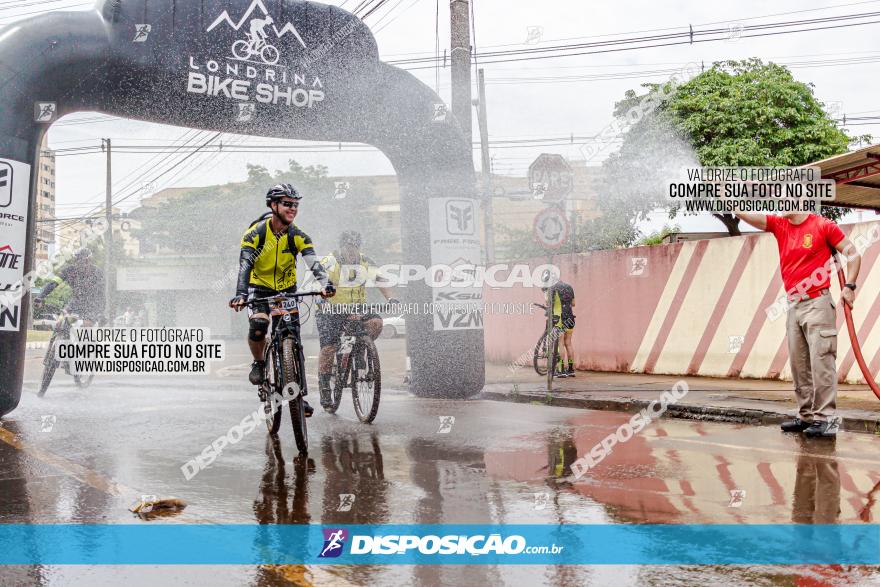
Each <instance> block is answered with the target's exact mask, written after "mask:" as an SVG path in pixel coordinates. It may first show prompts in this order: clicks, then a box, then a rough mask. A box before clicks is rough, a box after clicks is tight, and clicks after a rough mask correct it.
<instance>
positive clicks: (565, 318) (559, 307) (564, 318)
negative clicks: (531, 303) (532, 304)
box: [550, 281, 574, 330]
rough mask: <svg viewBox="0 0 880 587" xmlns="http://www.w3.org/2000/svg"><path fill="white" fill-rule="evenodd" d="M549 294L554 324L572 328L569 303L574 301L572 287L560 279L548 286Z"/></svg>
mask: <svg viewBox="0 0 880 587" xmlns="http://www.w3.org/2000/svg"><path fill="white" fill-rule="evenodd" d="M550 295H551V296H552V302H551V308H552V310H553V317H554V320H555V322H554V326H556V327H557V328H563V329H565V330H573V329H574V310H573V308H572V306H571V304H572V302H573V301H574V288H572V287H571V286H570V285H569V284H567V283H565V282H562V281H560V282H558V283H556V284H555V285H554V286H553V287H551V288H550Z"/></svg>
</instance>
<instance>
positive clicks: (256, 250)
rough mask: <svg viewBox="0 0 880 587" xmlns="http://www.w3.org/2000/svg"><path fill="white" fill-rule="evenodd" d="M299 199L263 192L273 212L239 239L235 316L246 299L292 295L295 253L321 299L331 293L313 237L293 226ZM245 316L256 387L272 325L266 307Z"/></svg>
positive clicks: (292, 193)
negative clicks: (316, 286) (314, 282)
mask: <svg viewBox="0 0 880 587" xmlns="http://www.w3.org/2000/svg"><path fill="white" fill-rule="evenodd" d="M300 200H302V196H301V195H300V194H299V192H297V191H296V188H294V187H293V186H292V185H290V184H289V183H286V184H279V185H276V186H275V187H273V188H271V189H270V190H269V191H268V192H267V193H266V205H267V206H269V208H271V210H272V213H271V217H268V218H265V217H264V218H261V219H260V220H258V221H257V222H255V223H253V224H252V225H251V226H250V227H249V228H248V229H247V230H246V231H245V233H244V235H243V236H242V237H241V254H240V256H239V270H238V284H237V286H236V292H235V297H234V298H232V300H230V302H229V306H230V307H231V308H233V309H234V310H235V311H236V312H238V311H240V310H241V309H242V308H244V307H245V302H246V301H248V300H252V299H255V298H264V297H268V296H271V295H274V294H276V293H282V292H283V293H292V292H295V291H296V259H297V255H299V256H302V258H303V261H305V263H306V266H307V267H308V268H309V269H310V270H311V271H312V273H313V274H314V276H315V278H316V279H317V280H318V282H319V283H320V284H321V286H322V288H323V289H322V293H321V295H322V296H323V297H325V298H327V297H332V296H333V294H334V293H335V290H334V288H333V284H332V283H329V282H328V281H327V274H326V272H325V271H324V268H323V267H322V265H321V262H320V261H319V260H318V256H317V255H316V254H315V249H314V247H313V246H312V239H311V238H309V235H307V234H306V233H305V232H303V231H302V230H300V229H299V228H298V227H297V226H296V225H295V224H293V219H294V218H296V214H297V212H298V210H299V203H300ZM248 317H249V322H250V328H249V331H248V346H249V347H250V349H251V354H252V355H253V357H254V362H253V364H252V365H251V372H250V375H249V376H248V379H249V380H250V382H251V383H252V384H253V385H260V384H261V383H262V382H263V378H264V377H265V373H264V371H265V369H264V368H265V364H264V361H263V352H264V351H265V347H266V333H267V331H268V330H269V323H270V322H269V305H268V303H265V302H263V303H258V304H254V305H252V306H251V307H250V308H249V309H248ZM303 404H304V406H305V409H304V411H305V414H306V416H311V415H312V413H313V411H314V410H313V408H312V407H311V406H309V404H308V402H306V401H305V400H304V401H303Z"/></svg>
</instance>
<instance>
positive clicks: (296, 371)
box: [245, 292, 321, 454]
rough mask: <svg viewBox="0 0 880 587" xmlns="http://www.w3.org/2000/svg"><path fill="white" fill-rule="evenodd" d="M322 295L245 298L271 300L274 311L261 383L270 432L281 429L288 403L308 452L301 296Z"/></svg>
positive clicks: (302, 447) (301, 447)
mask: <svg viewBox="0 0 880 587" xmlns="http://www.w3.org/2000/svg"><path fill="white" fill-rule="evenodd" d="M319 295H321V292H304V293H284V294H278V295H274V296H269V297H265V298H257V299H253V300H249V301H247V302H245V305H248V306H252V305H254V304H256V303H260V302H268V304H269V313H270V315H271V337H270V339H269V344H268V345H266V352H265V354H264V355H263V360H264V361H265V365H266V370H265V373H266V378H265V380H264V381H263V383H262V384H261V385H260V387H259V396H260V401H262V402H263V409H264V410H265V415H266V428H268V430H269V434H277V433H278V430H279V428H280V427H281V412H282V411H283V410H282V406H283V404H285V403H286V404H288V406H289V409H290V421H291V424H292V425H293V437H294V439H295V440H296V448H297V449H298V450H299V452H300V454H306V453H308V449H309V438H308V429H307V427H306V415H305V411H304V410H303V396H304V395H306V393H307V391H308V386H307V383H306V377H305V373H306V372H305V357H304V356H303V347H302V343H301V341H300V338H299V299H300V298H304V297H308V296H319ZM279 400H281V401H279Z"/></svg>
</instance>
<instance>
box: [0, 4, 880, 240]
mask: <svg viewBox="0 0 880 587" xmlns="http://www.w3.org/2000/svg"><path fill="white" fill-rule="evenodd" d="M31 2H32V0H22V1H21V4H22V5H24V4H31ZM334 3H335V4H343V0H335V2H334ZM357 3H358V2H357V0H349V1H348V2H347V3H344V4H345V6H344V7H345V8H346V9H352V8H354V6H356V5H357ZM81 5H82V3H81V2H79V1H78V0H56V1H55V2H53V3H51V4H45V5H44V6H43V8H49V7H51V6H61V7H63V6H81ZM825 7H828V9H826V10H818V11H813V10H811V9H821V8H825ZM40 8H41V7H40V6H37V7H34V6H33V5H31V6H29V7H24V6H22V7H20V8H16V6H15V5H14V4H12V5H10V4H6V3H4V4H3V5H2V7H0V23H2V24H7V23H9V22H12V21H13V20H14V15H16V14H20V13H24V12H33V11H34V10H35V9H40ZM435 10H436V4H435V2H434V1H432V0H391V1H389V2H387V4H386V5H385V6H384V7H383V8H382V9H380V10H379V11H378V12H376V13H375V14H373V15H371V16H370V17H368V18H367V19H366V23H367V24H368V25H369V26H370V27H371V28H372V29H373V30H374V31H375V32H376V39H377V41H378V44H379V50H380V53H381V55H382V57H383V59H386V60H387V59H396V58H400V56H401V54H412V53H418V54H433V52H434V45H435V33H434V31H435ZM439 11H440V19H439V20H440V22H439V30H440V47H441V53H442V51H443V49H448V47H449V5H448V0H444V1H442V2H440V6H439ZM874 11H878V12H880V0H875V1H872V2H864V1H862V2H843V1H841V2H819V1H815V0H813V1H810V0H807V1H804V0H787V1H781V2H773V3H768V2H765V1H757V0H741V1H738V2H706V1H698V0H692V1H675V2H664V3H658V2H649V1H644V2H632V1H617V2H584V1H583V0H549V1H546V2H526V1H525V0H476V1H475V3H474V12H475V25H476V46H477V48H478V51H486V50H490V49H489V48H490V47H495V46H504V47H503V48H504V49H515V48H527V47H534V46H541V45H552V44H558V43H559V42H560V40H562V39H565V41H561V42H572V39H582V38H584V37H591V39H585V40H598V39H595V38H594V37H599V36H602V35H621V34H623V36H634V35H636V34H639V32H641V31H648V30H656V29H673V31H668V32H674V31H681V30H687V28H688V25H693V26H694V28H695V29H696V30H700V28H701V27H702V28H705V27H706V25H708V24H710V23H718V24H717V25H714V26H723V27H727V26H728V25H732V26H733V27H734V31H735V30H736V25H737V24H738V23H742V24H755V23H761V22H781V21H790V20H801V19H807V18H820V17H828V16H833V15H847V14H857V13H868V12H874ZM755 17H764V18H759V19H756V18H755ZM868 20H878V21H880V16H878V17H877V18H873V19H868ZM832 24H833V23H832ZM530 28H531V29H532V33H531V34H532V35H538V34H540V39H539V40H537V42H536V39H534V38H533V40H532V41H531V42H530V44H526V41H527V38H528V37H529V34H530V32H529V31H530ZM536 31H537V32H536ZM878 33H880V24H869V25H865V26H857V27H850V28H839V29H830V30H823V31H817V32H801V33H795V34H785V35H774V36H767V37H762V38H749V39H738V40H737V39H736V38H735V36H736V34H735V32H734V34H733V37H734V38H732V39H729V40H726V41H720V42H709V43H697V44H694V45H680V46H675V47H661V48H654V49H640V50H633V51H622V52H616V53H607V54H599V55H583V56H577V57H567V58H557V59H545V60H535V61H521V62H514V63H506V64H489V65H486V66H485V69H486V76H487V79H488V86H487V98H488V100H487V104H488V114H489V115H488V120H489V133H490V138H491V139H492V140H499V139H510V138H537V137H559V136H569V135H571V134H574V135H575V136H590V135H595V134H597V133H599V132H601V131H602V129H603V128H604V127H605V126H607V125H608V124H609V123H610V122H611V112H612V108H613V104H614V102H615V101H616V100H618V99H620V98H621V97H622V95H623V93H624V92H625V91H626V90H627V89H630V88H637V87H638V85H639V84H640V83H642V82H651V81H653V82H658V81H663V80H664V79H668V77H669V74H668V73H661V74H657V75H652V74H651V72H652V71H656V70H669V69H676V68H679V67H683V66H684V65H685V64H687V63H701V62H705V63H706V64H707V65H708V64H710V63H711V62H713V61H716V60H721V59H743V58H748V57H759V58H761V59H764V60H765V61H769V60H773V61H776V62H779V63H783V64H794V65H792V70H793V72H794V75H795V76H796V78H797V79H799V80H801V81H804V82H809V83H812V84H814V85H815V92H816V95H817V97H818V98H819V99H820V100H821V101H823V102H825V103H826V104H832V103H835V104H837V106H836V108H837V109H839V111H840V112H841V113H846V114H847V116H848V117H852V116H863V115H866V114H867V115H871V114H874V115H877V114H880V106H878V105H877V103H876V88H877V81H876V73H877V61H878V60H880V42H878V38H880V34H878ZM797 64H799V65H797ZM639 72H641V73H639ZM412 73H413V74H414V75H416V76H417V77H418V78H419V79H422V80H423V81H425V83H427V84H428V85H430V86H432V87H433V86H434V85H435V81H434V80H435V72H434V70H433V69H427V70H417V71H413V72H412ZM623 73H629V74H633V76H632V77H631V78H630V79H627V78H624V79H621V78H620V77H619V74H623ZM597 74H602V75H604V79H595V76H596V75H597ZM607 74H618V75H617V76H611V77H609V76H608V75H607ZM440 76H441V83H440V88H439V90H440V95H441V97H442V98H443V99H444V100H446V101H447V102H448V100H449V81H448V77H449V70H448V69H445V70H441V73H440ZM583 76H594V78H592V79H587V80H584V79H577V78H578V77H583ZM542 78H550V79H542ZM560 78H564V79H560ZM94 118H95V115H94V114H90V113H78V114H76V115H71V116H68V117H65V118H64V119H63V121H62V122H61V123H58V124H56V125H55V126H53V127H52V129H51V131H50V133H49V140H50V146H52V147H54V148H64V147H71V146H81V145H88V144H100V138H101V137H110V138H112V139H113V141H114V144H119V145H122V144H134V143H136V142H141V141H144V140H154V141H157V142H160V143H163V144H167V143H168V142H169V141H171V140H174V139H176V138H179V137H181V136H182V135H184V134H185V133H186V132H187V129H181V128H174V127H167V126H161V125H153V124H144V123H135V122H127V121H124V120H119V119H112V120H108V121H98V122H95V121H94V120H93V119H94ZM90 119H91V121H90ZM78 120H86V122H85V123H79V124H72V123H75V122H77V121H78ZM474 126H475V130H476V125H474ZM850 131H851V132H852V134H856V133H858V134H863V133H867V132H873V133H875V134H880V125H862V126H853V127H850ZM225 140H226V141H227V142H228V141H229V140H233V137H231V136H230V137H226V139H225ZM235 140H241V139H235ZM247 140H248V141H252V142H260V143H265V142H267V139H261V138H250V139H247ZM875 142H876V141H875ZM613 148H614V145H608V149H606V151H605V152H604V153H603V154H602V155H600V156H599V157H596V158H595V159H594V160H593V161H592V164H598V163H599V162H600V161H601V159H602V158H603V157H604V156H606V154H607V152H610V150H613ZM542 151H547V152H557V153H561V154H562V155H564V156H566V157H569V158H570V159H578V158H582V156H581V151H580V145H579V144H575V145H573V146H561V147H560V146H555V147H530V148H497V149H493V150H492V155H493V162H494V170H495V171H496V172H498V173H507V174H512V175H524V173H525V170H526V168H527V167H528V164H529V162H530V161H531V160H533V159H534V157H535V156H536V155H537V154H539V153H540V152H542ZM475 155H476V157H475V165H476V166H477V167H479V152H476V153H475ZM152 157H154V155H135V154H124V155H123V154H120V155H117V156H116V157H115V158H114V171H113V173H114V178H118V182H117V184H116V185H117V189H119V188H121V187H122V186H124V185H126V184H132V185H134V186H135V187H137V186H143V185H146V184H148V182H149V179H150V163H149V162H150V159H151V158H152ZM290 157H291V156H290V155H289V154H267V155H263V154H259V155H255V154H225V155H220V156H217V155H216V154H211V155H208V156H205V157H201V158H197V157H196V158H193V160H194V161H195V164H193V165H188V164H185V165H184V166H182V167H181V169H180V172H179V173H177V174H169V176H166V178H165V179H163V180H160V181H158V182H155V183H154V184H153V185H152V186H151V188H152V189H162V188H166V187H172V186H178V187H180V186H202V185H212V184H216V183H225V182H228V181H240V180H242V179H244V178H245V177H246V169H245V164H246V163H248V162H251V163H259V164H262V165H265V166H266V167H268V168H269V169H277V168H286V166H287V160H288V159H289V158H290ZM295 157H296V159H297V160H298V161H299V162H300V163H302V164H306V165H308V164H323V165H326V166H328V167H329V168H330V172H331V174H333V175H355V174H364V175H372V174H388V173H393V170H392V168H391V166H390V164H389V163H388V161H387V160H386V159H385V157H384V156H383V155H382V154H381V153H378V152H376V153H363V152H360V153H345V152H343V153H320V154H318V153H314V154H307V153H297V154H296V155H295ZM145 164H146V167H144V166H145ZM57 167H58V175H57V202H58V210H57V215H58V216H59V217H62V218H63V217H69V216H72V215H74V214H76V213H81V212H83V211H85V210H86V209H87V208H88V207H92V206H95V205H96V204H99V203H100V202H102V201H103V184H104V159H103V156H102V155H100V154H95V155H83V156H75V157H59V158H58V160H57ZM130 189H132V188H129V190H130ZM138 201H139V200H138V198H137V197H132V198H129V199H128V200H127V201H126V204H125V205H124V206H123V209H130V208H131V207H132V206H133V205H136V204H137V202H138ZM654 224H662V220H661V221H659V222H655V223H654ZM678 224H679V225H681V226H682V227H683V228H685V229H692V230H703V229H709V230H720V229H721V228H722V227H721V225H720V223H717V221H714V220H711V219H703V220H697V219H683V220H680V221H679V222H678Z"/></svg>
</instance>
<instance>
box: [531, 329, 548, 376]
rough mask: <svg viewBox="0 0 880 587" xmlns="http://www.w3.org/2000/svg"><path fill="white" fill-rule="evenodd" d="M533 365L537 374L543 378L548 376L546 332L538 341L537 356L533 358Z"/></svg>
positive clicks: (536, 346)
mask: <svg viewBox="0 0 880 587" xmlns="http://www.w3.org/2000/svg"><path fill="white" fill-rule="evenodd" d="M532 364H533V365H534V366H535V373H537V374H538V375H541V376H542V377H543V376H544V375H546V374H547V365H548V362H547V333H546V332H545V333H544V334H543V335H541V338H539V339H538V344H537V345H535V354H534V356H533V357H532Z"/></svg>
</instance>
